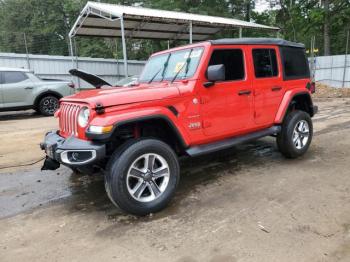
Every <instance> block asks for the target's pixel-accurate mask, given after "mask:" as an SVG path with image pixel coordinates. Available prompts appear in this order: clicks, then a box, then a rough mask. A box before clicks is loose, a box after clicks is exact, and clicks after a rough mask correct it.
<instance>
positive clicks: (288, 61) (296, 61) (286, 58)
mask: <svg viewBox="0 0 350 262" xmlns="http://www.w3.org/2000/svg"><path fill="white" fill-rule="evenodd" d="M280 51H281V57H282V66H283V78H284V80H293V79H302V78H310V70H309V63H308V60H307V58H306V55H305V50H304V49H302V48H296V47H285V46H283V47H280Z"/></svg>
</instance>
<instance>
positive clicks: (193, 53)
mask: <svg viewBox="0 0 350 262" xmlns="http://www.w3.org/2000/svg"><path fill="white" fill-rule="evenodd" d="M201 54H202V49H199V50H193V51H192V53H191V58H195V57H200V55H201ZM189 55H190V52H186V53H185V55H184V58H185V59H187V58H188V56H189Z"/></svg>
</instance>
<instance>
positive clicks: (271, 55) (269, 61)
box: [253, 49, 278, 78]
mask: <svg viewBox="0 0 350 262" xmlns="http://www.w3.org/2000/svg"><path fill="white" fill-rule="evenodd" d="M253 60H254V71H255V77H256V78H263V77H273V76H277V75H278V66H277V58H276V50H275V49H253Z"/></svg>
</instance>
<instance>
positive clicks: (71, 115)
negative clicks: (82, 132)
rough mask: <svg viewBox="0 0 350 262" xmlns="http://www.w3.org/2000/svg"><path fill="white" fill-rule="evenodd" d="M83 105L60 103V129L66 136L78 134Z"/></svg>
mask: <svg viewBox="0 0 350 262" xmlns="http://www.w3.org/2000/svg"><path fill="white" fill-rule="evenodd" d="M80 108H81V106H80V105H77V104H68V103H61V105H60V121H59V125H60V131H61V133H62V134H63V135H64V136H77V135H78V122H77V118H78V114H79V110H80Z"/></svg>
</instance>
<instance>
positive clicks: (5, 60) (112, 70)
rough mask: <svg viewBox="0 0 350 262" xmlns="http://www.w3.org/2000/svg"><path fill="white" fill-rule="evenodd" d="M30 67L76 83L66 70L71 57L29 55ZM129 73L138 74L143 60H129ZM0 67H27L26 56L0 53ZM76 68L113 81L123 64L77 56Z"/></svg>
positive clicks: (39, 72)
mask: <svg viewBox="0 0 350 262" xmlns="http://www.w3.org/2000/svg"><path fill="white" fill-rule="evenodd" d="M29 64H30V69H31V70H32V71H34V73H35V74H37V75H38V76H40V77H42V78H53V79H64V80H73V81H74V82H75V84H76V85H78V84H79V83H78V81H77V79H76V77H74V78H73V79H72V77H71V76H70V74H69V73H68V71H69V70H70V69H72V68H75V61H74V66H73V64H72V59H71V57H68V56H49V55H29ZM128 65H129V69H128V71H129V75H139V74H140V73H141V71H142V69H143V67H144V65H145V61H135V60H129V61H128ZM0 67H20V68H27V56H26V55H25V54H13V53H0ZM78 68H79V69H82V70H84V71H87V72H90V73H92V74H95V75H98V76H100V77H102V78H103V79H105V80H106V81H107V82H110V83H112V84H113V83H115V82H117V81H118V80H119V79H120V78H123V77H124V65H123V61H122V60H115V59H103V58H89V57H79V58H78ZM80 86H81V87H82V88H83V87H90V85H89V84H87V83H86V82H84V81H80Z"/></svg>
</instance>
